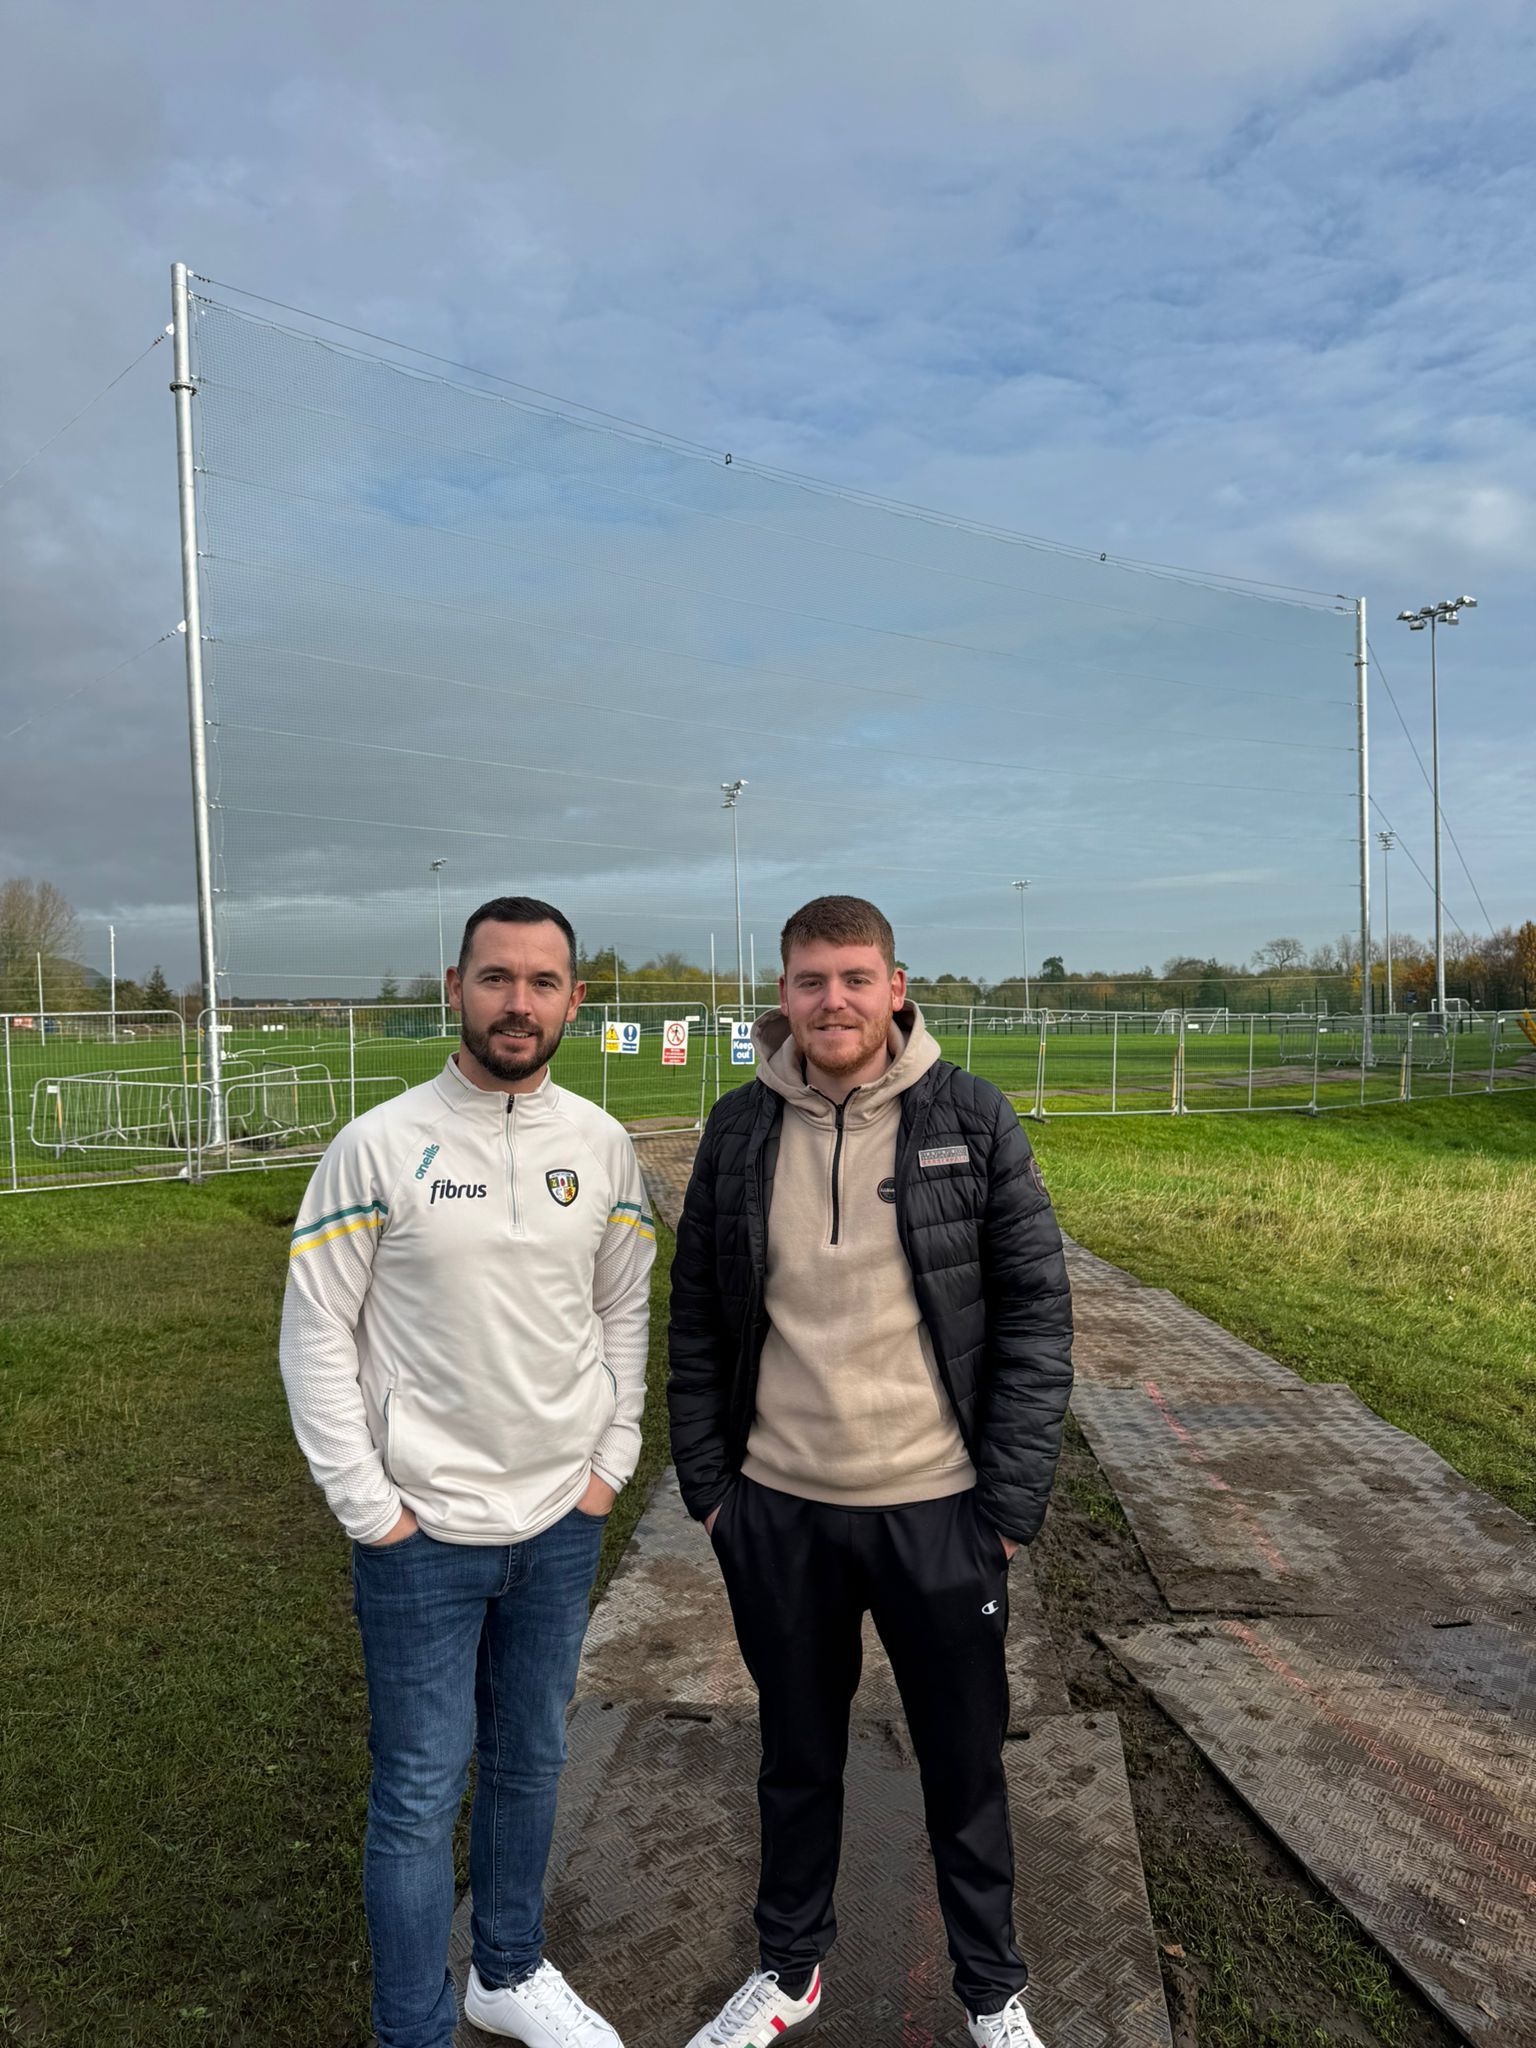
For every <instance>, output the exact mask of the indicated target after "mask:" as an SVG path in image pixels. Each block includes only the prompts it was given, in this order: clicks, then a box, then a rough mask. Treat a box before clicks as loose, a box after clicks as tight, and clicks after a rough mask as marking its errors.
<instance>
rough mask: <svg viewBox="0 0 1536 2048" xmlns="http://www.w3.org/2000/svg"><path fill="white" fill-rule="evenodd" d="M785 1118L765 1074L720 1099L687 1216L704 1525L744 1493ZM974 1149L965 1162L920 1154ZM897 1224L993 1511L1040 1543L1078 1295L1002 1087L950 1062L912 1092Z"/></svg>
mask: <svg viewBox="0 0 1536 2048" xmlns="http://www.w3.org/2000/svg"><path fill="white" fill-rule="evenodd" d="M783 1112H784V1104H783V1101H782V1100H781V1099H780V1097H779V1096H777V1095H775V1094H774V1093H773V1092H772V1090H770V1089H768V1088H766V1087H764V1085H763V1083H762V1082H761V1081H754V1082H753V1083H752V1084H751V1086H750V1087H747V1088H740V1089H736V1090H734V1091H733V1092H732V1093H731V1094H729V1095H727V1096H724V1097H723V1098H722V1099H721V1101H719V1102H718V1103H717V1104H716V1105H715V1108H714V1111H713V1114H712V1115H711V1116H710V1119H709V1122H708V1124H707V1125H706V1126H705V1130H704V1136H703V1138H702V1139H701V1140H700V1143H699V1151H698V1157H697V1159H696V1160H695V1162H694V1168H693V1178H692V1180H691V1181H690V1182H689V1184H688V1194H687V1199H686V1200H685V1202H684V1204H683V1215H682V1221H681V1223H680V1224H679V1226H678V1232H677V1255H676V1257H675V1259H674V1261H673V1265H672V1322H671V1328H670V1331H669V1339H670V1350H671V1366H672V1371H671V1379H670V1381H669V1383H668V1388H667V1403H668V1407H669V1410H670V1413H671V1421H672V1456H673V1460H674V1462H675V1463H676V1466H677V1476H678V1480H679V1483H680V1485H681V1487H682V1494H683V1500H684V1502H685V1503H686V1504H687V1507H688V1510H689V1512H690V1514H692V1515H694V1516H695V1517H697V1518H698V1519H700V1520H702V1519H703V1517H704V1516H706V1515H707V1514H708V1513H709V1511H710V1510H711V1509H712V1508H714V1507H716V1506H718V1504H719V1503H720V1501H721V1500H723V1499H724V1497H725V1495H726V1494H727V1493H728V1492H729V1491H730V1488H731V1486H732V1484H733V1483H734V1481H735V1477H736V1474H737V1472H738V1471H739V1470H740V1467H741V1461H742V1459H743V1457H744V1456H745V1454H746V1448H747V1437H748V1435H749V1433H750V1431H751V1428H752V1420H753V1415H754V1413H755V1410H756V1405H757V1368H758V1360H759V1358H760V1357H761V1355H762V1349H763V1340H764V1337H765V1336H766V1334H767V1319H766V1316H765V1313H764V1309H763V1292H764V1277H765V1274H766V1270H767V1256H768V1227H767V1226H768V1208H769V1204H770V1202H771V1201H772V1198H773V1172H774V1165H775V1162H776V1160H777V1157H778V1149H779V1124H780V1119H781V1117H782V1115H783ZM959 1146H963V1147H964V1149H965V1151H966V1153H967V1155H968V1163H967V1164H965V1165H959V1164H955V1165H932V1164H930V1165H928V1166H922V1165H921V1164H920V1155H921V1154H922V1153H924V1152H929V1153H932V1152H935V1151H937V1150H940V1149H941V1148H953V1147H959ZM896 1220H897V1225H898V1228H899V1231H900V1235H901V1243H902V1249H903V1250H904V1251H905V1253H906V1257H907V1263H908V1265H909V1266H910V1267H911V1269H912V1280H913V1285H914V1287H915V1289H916V1292H917V1301H918V1307H919V1309H920V1310H921V1312H922V1317H923V1321H924V1323H925V1324H926V1325H927V1328H928V1334H929V1337H930V1338H931V1340H932V1343H933V1348H934V1353H935V1356H936V1359H937V1362H938V1368H939V1373H940V1375H941V1377H942V1379H943V1382H944V1386H945V1390H946V1391H947V1393H948V1395H949V1398H950V1401H951V1402H952V1403H953V1406H954V1410H955V1415H956V1417H957V1419H958V1421H959V1425H960V1433H961V1435H962V1437H963V1438H964V1440H965V1446H966V1449H967V1450H968V1452H969V1453H970V1457H971V1462H972V1464H973V1465H974V1466H975V1467H976V1478H977V1501H978V1505H979V1506H980V1508H981V1510H982V1512H983V1513H984V1514H985V1515H986V1516H987V1517H988V1519H989V1520H990V1521H992V1522H993V1523H995V1524H996V1526H997V1527H998V1528H999V1529H1001V1530H1002V1532H1003V1533H1004V1535H1006V1536H1011V1537H1012V1538H1014V1540H1015V1541H1016V1542H1019V1543H1028V1542H1029V1541H1031V1539H1032V1538H1033V1537H1034V1536H1035V1534H1036V1533H1037V1532H1038V1530H1039V1527H1040V1524H1041V1521H1042V1520H1043V1519H1044V1516H1045V1507H1046V1502H1047V1500H1048V1499H1049V1497H1050V1491H1051V1481H1052V1479H1053V1477H1054V1475H1055V1470H1056V1460H1057V1457H1058V1455H1059V1453H1060V1450H1061V1426H1062V1417H1063V1415H1064V1414H1065V1412H1066V1406H1067V1397H1068V1395H1069V1394H1070V1393H1071V1391H1072V1297H1071V1290H1070V1288H1069V1285H1068V1282H1067V1269H1066V1261H1065V1259H1064V1258H1063V1256H1062V1248H1061V1232H1060V1230H1059V1229H1058V1228H1057V1225H1056V1217H1055V1214H1054V1212H1053V1211H1052V1208H1051V1202H1050V1197H1049V1196H1048V1195H1047V1194H1046V1191H1045V1183H1044V1181H1043V1180H1042V1179H1041V1177H1040V1169H1039V1167H1038V1166H1037V1165H1036V1163H1035V1157H1034V1154H1033V1152H1032V1151H1031V1150H1030V1145H1029V1140H1028V1139H1027V1138H1026V1137H1025V1135H1024V1131H1023V1128H1022V1126H1021V1125H1020V1123H1019V1119H1018V1116H1017V1114H1016V1113H1015V1111H1014V1110H1013V1108H1012V1107H1011V1106H1010V1104H1009V1102H1008V1100H1007V1097H1006V1096H1004V1095H1003V1094H1002V1093H1001V1092H1000V1090H998V1089H997V1088H994V1087H993V1085H992V1083H991V1082H990V1081H982V1080H979V1079H978V1078H977V1077H976V1076H975V1075H974V1074H968V1073H965V1072H964V1071H963V1070H962V1069H960V1068H958V1067H952V1066H949V1065H948V1064H947V1063H946V1062H945V1061H943V1060H940V1061H939V1062H938V1063H937V1064H936V1065H935V1066H932V1067H930V1068H929V1070H928V1072H927V1073H926V1074H924V1075H923V1076H922V1077H921V1078H920V1079H919V1080H918V1081H916V1082H914V1083H913V1085H912V1086H911V1087H910V1088H909V1089H907V1090H906V1092H905V1093H904V1094H903V1096H902V1098H901V1133H900V1136H899V1138H898V1140H897V1146H896Z"/></svg>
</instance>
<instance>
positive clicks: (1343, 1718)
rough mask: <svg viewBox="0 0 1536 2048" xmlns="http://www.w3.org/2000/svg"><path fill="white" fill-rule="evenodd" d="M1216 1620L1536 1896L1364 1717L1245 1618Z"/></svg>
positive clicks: (1467, 1843)
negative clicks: (1338, 1703)
mask: <svg viewBox="0 0 1536 2048" xmlns="http://www.w3.org/2000/svg"><path fill="white" fill-rule="evenodd" d="M1217 1626H1218V1627H1219V1628H1220V1629H1221V1630H1222V1632H1223V1634H1225V1635H1228V1636H1230V1637H1231V1638H1232V1640H1233V1641H1234V1642H1239V1643H1241V1644H1242V1645H1243V1646H1244V1648H1245V1649H1248V1650H1251V1651H1252V1653H1253V1655H1254V1656H1255V1657H1257V1658H1258V1660H1259V1662H1260V1663H1261V1664H1262V1665H1263V1666H1264V1668H1265V1669H1266V1670H1267V1671H1272V1672H1273V1673H1274V1674H1275V1676H1276V1677H1277V1678H1279V1679H1282V1680H1283V1681H1284V1683H1285V1684H1286V1685H1288V1686H1289V1687H1290V1688H1291V1690H1292V1691H1293V1692H1294V1693H1296V1694H1297V1695H1298V1696H1299V1697H1301V1698H1303V1699H1305V1700H1307V1701H1308V1702H1310V1704H1311V1705H1312V1707H1313V1708H1314V1709H1315V1710H1316V1712H1317V1713H1319V1714H1320V1715H1321V1716H1322V1718H1323V1719H1324V1720H1325V1721H1326V1722H1328V1724H1329V1726H1330V1727H1333V1728H1337V1729H1338V1730H1339V1731H1340V1733H1341V1734H1343V1735H1346V1736H1348V1738H1349V1740H1350V1741H1351V1742H1353V1743H1355V1744H1356V1745H1357V1747H1359V1748H1360V1749H1362V1750H1364V1752H1365V1754H1366V1755H1367V1756H1368V1757H1369V1758H1370V1760H1371V1762H1372V1763H1373V1764H1375V1765H1377V1766H1378V1768H1379V1769H1381V1770H1383V1771H1385V1772H1386V1773H1387V1775H1388V1776H1389V1777H1392V1778H1396V1779H1397V1781H1398V1782H1399V1784H1401V1786H1402V1787H1403V1789H1404V1791H1405V1792H1407V1793H1408V1794H1409V1796H1410V1797H1411V1798H1413V1799H1416V1800H1417V1801H1418V1803H1419V1804H1420V1805H1421V1806H1422V1807H1423V1808H1424V1809H1425V1811H1426V1812H1428V1813H1430V1814H1431V1815H1433V1817H1434V1819H1435V1820H1436V1821H1438V1822H1439V1824H1440V1826H1441V1827H1443V1828H1444V1829H1445V1831H1446V1833H1447V1834H1449V1835H1452V1836H1454V1838H1455V1839H1456V1841H1458V1842H1459V1843H1460V1844H1461V1846H1462V1847H1463V1848H1464V1849H1467V1850H1468V1851H1470V1853H1471V1854H1473V1855H1474V1856H1476V1857H1477V1858H1478V1860H1479V1861H1480V1862H1483V1863H1486V1864H1487V1865H1488V1867H1489V1869H1490V1870H1496V1871H1497V1872H1498V1874H1499V1876H1500V1877H1503V1878H1507V1879H1508V1880H1509V1882H1510V1883H1511V1884H1512V1885H1513V1886H1514V1887H1515V1889H1516V1891H1519V1892H1523V1893H1524V1894H1525V1895H1526V1897H1527V1898H1536V1877H1533V1876H1532V1875H1531V1874H1530V1872H1529V1871H1524V1870H1517V1869H1515V1868H1514V1867H1513V1866H1512V1865H1511V1864H1508V1863H1506V1862H1505V1861H1504V1859H1503V1857H1502V1856H1501V1855H1500V1854H1499V1851H1498V1848H1497V1847H1496V1845H1495V1844H1494V1843H1492V1842H1490V1841H1489V1840H1488V1838H1487V1836H1486V1835H1482V1834H1479V1833H1478V1831H1477V1829H1476V1828H1474V1827H1473V1826H1472V1825H1471V1824H1470V1823H1469V1822H1468V1820H1467V1819H1466V1816H1465V1815H1464V1814H1462V1813H1459V1812H1458V1811H1457V1809H1456V1808H1455V1807H1454V1806H1452V1805H1451V1803H1450V1802H1449V1800H1447V1799H1446V1798H1444V1797H1443V1796H1442V1794H1440V1793H1439V1792H1437V1791H1436V1790H1435V1788H1434V1786H1433V1785H1426V1784H1425V1782H1424V1780H1423V1779H1422V1778H1416V1777H1415V1776H1414V1774H1413V1772H1412V1771H1411V1770H1410V1769H1409V1767H1408V1765H1407V1763H1406V1762H1405V1761H1404V1760H1403V1758H1402V1757H1400V1756H1399V1755H1397V1753H1396V1752H1395V1751H1394V1750H1391V1749H1388V1747H1387V1746H1386V1744H1385V1743H1384V1742H1383V1741H1382V1740H1381V1739H1380V1737H1379V1736H1378V1735H1377V1734H1376V1733H1375V1732H1374V1730H1373V1729H1371V1728H1369V1727H1367V1725H1366V1724H1365V1722H1363V1721H1356V1720H1355V1719H1353V1718H1352V1716H1350V1715H1348V1714H1342V1713H1340V1712H1339V1710H1338V1708H1337V1707H1335V1706H1332V1705H1331V1704H1330V1703H1329V1700H1328V1697H1327V1695H1326V1694H1325V1693H1323V1692H1320V1691H1319V1690H1318V1688H1317V1687H1316V1686H1315V1685H1313V1684H1312V1683H1311V1681H1310V1680H1309V1679H1306V1678H1303V1677H1302V1675H1301V1673H1300V1672H1299V1671H1297V1670H1296V1669H1295V1668H1294V1667H1293V1666H1292V1665H1290V1664H1288V1663H1287V1662H1286V1660H1285V1658H1284V1657H1282V1656H1281V1654H1280V1652H1279V1651H1278V1650H1274V1649H1271V1647H1270V1646H1269V1644H1268V1643H1266V1642H1265V1641H1264V1640H1263V1638H1262V1637H1260V1636H1257V1635H1255V1634H1254V1632H1253V1630H1252V1629H1251V1628H1249V1627H1248V1625H1247V1623H1246V1622H1241V1621H1223V1622H1220V1623H1218V1624H1217Z"/></svg>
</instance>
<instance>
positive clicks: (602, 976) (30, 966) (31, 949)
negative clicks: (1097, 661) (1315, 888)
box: [0, 877, 1536, 1020]
mask: <svg viewBox="0 0 1536 2048" xmlns="http://www.w3.org/2000/svg"><path fill="white" fill-rule="evenodd" d="M1390 950H1391V966H1392V995H1393V1007H1394V1008H1396V1009H1399V1010H1401V1009H1417V1010H1420V1011H1423V1010H1428V1009H1429V1008H1430V1006H1431V1004H1432V1003H1433V1001H1434V988H1435V963H1434V948H1433V945H1432V944H1431V942H1430V941H1429V940H1427V939H1422V938H1419V937H1417V936H1416V935H1414V934H1412V933H1407V932H1394V933H1393V934H1392V940H1391V949H1390ZM80 951H81V941H80V926H79V920H78V918H77V917H76V914H75V911H74V908H73V906H72V905H71V904H70V903H69V901H68V899H67V898H66V897H65V896H64V894H63V892H62V891H61V890H59V889H58V888H56V887H55V886H54V884H53V883H52V882H47V881H33V880H30V879H28V878H26V877H20V878H14V879H12V880H10V881H6V882H0V1007H3V1008H4V1009H6V1010H7V1011H10V1012H14V1013H20V1014H27V1015H30V1014H31V1012H32V1011H34V1010H35V1009H36V1007H37V981H38V962H39V959H41V962H42V976H43V1003H44V1008H45V1009H46V1010H49V1011H64V1010H106V1009H107V1008H108V1006H109V1004H110V1001H111V991H110V989H109V987H108V985H107V981H106V978H105V977H104V976H103V975H101V974H100V973H98V972H96V971H95V970H93V969H91V968H88V967H86V966H85V965H83V964H82V962H81V960H80ZM1387 953H1388V948H1387V945H1386V941H1385V939H1384V938H1383V939H1376V940H1374V941H1373V942H1372V947H1371V962H1370V976H1371V989H1372V1006H1373V1007H1374V1008H1376V1009H1378V1010H1380V1009H1383V1008H1385V1004H1386V987H1387ZM1445 954H1446V962H1445V982H1446V993H1447V995H1449V996H1452V997H1460V998H1461V999H1462V1000H1464V1001H1465V1002H1468V1003H1470V1004H1471V1005H1472V1006H1473V1008H1474V1009H1480V1010H1481V1009H1490V1010H1496V1009H1497V1010H1504V1009H1526V1008H1529V1007H1530V1006H1531V1005H1532V1004H1536V921H1533V920H1532V919H1530V918H1527V919H1526V920H1525V922H1524V923H1523V924H1520V925H1518V926H1517V925H1505V926H1504V927H1503V928H1502V929H1501V930H1499V931H1495V932H1491V933H1489V934H1488V935H1487V936H1486V937H1483V938H1473V937H1470V936H1469V935H1468V934H1466V933H1464V932H1460V931H1453V932H1451V933H1449V934H1448V935H1447V937H1446V943H1445ZM577 964H578V972H579V976H580V978H581V979H582V980H583V981H585V982H586V984H587V988H588V992H589V1000H591V1001H593V1002H611V1001H614V1000H615V997H616V996H617V999H618V1000H619V1001H620V1002H622V1001H623V999H624V998H625V996H628V997H629V998H630V1000H632V1001H635V1002H644V1001H660V1000H664V999H665V998H667V997H669V996H674V995H675V996H680V997H683V998H685V999H687V1000H697V999H698V998H699V997H701V996H703V995H705V994H706V993H707V992H708V990H709V988H710V986H711V979H710V972H709V969H708V968H707V967H701V966H699V965H698V964H697V962H695V961H692V960H690V959H688V957H687V956H686V955H685V954H683V953H680V952H676V951H668V952H660V953H656V954H653V955H651V956H650V957H649V958H647V959H645V960H641V961H635V962H631V961H628V960H626V959H624V958H623V957H622V955H620V954H618V953H617V952H616V950H615V949H614V948H613V947H612V946H604V947H599V948H597V949H596V950H595V951H588V950H586V949H583V950H582V951H581V952H580V953H579V955H578V963H577ZM901 964H902V965H903V966H906V964H907V963H906V962H902V963H901ZM777 972H778V963H777V960H776V959H773V958H770V959H768V960H766V961H762V962H759V971H758V985H757V990H756V1000H757V1002H758V1003H759V1004H760V1005H761V1004H766V1003H768V1002H770V1001H772V999H773V989H774V977H775V976H776V974H777ZM908 974H909V978H910V980H911V985H912V989H913V993H914V995H915V996H916V997H917V1000H918V1001H919V1002H926V1003H949V1004H958V1005H960V1006H962V1007H970V1006H972V1005H977V1006H980V1005H988V1006H992V1007H996V1008H1000V1009H1015V1010H1016V1009H1021V1008H1023V1007H1024V1003H1025V985H1024V979H1023V976H1022V974H1019V973H1014V974H1010V975H1007V976H1005V977H1004V978H1003V979H1002V980H1000V981H988V980H987V979H985V978H984V977H982V976H978V975H966V974H956V973H953V972H945V973H943V974H936V975H923V974H920V973H918V972H916V971H915V970H912V969H910V968H909V969H908ZM1360 978H1361V977H1360V940H1359V936H1358V934H1350V933H1347V932H1346V933H1343V934H1341V935H1340V937H1339V938H1337V939H1331V940H1325V941H1323V942H1322V943H1321V944H1320V945H1315V946H1311V947H1309V946H1307V945H1305V944H1304V943H1303V942H1302V940H1300V939H1297V938H1289V937H1279V938H1273V939H1266V940H1265V941H1264V943H1263V945H1261V946H1259V947H1258V948H1256V950H1255V951H1254V952H1253V953H1252V954H1251V955H1250V956H1249V958H1248V959H1247V960H1245V961H1231V960H1222V959H1219V958H1217V957H1216V956H1215V955H1210V956H1206V957H1202V956H1201V955H1198V954H1192V953H1181V954H1175V955H1173V956H1172V957H1171V958H1169V959H1166V960H1165V961H1164V962H1163V964H1162V966H1161V967H1160V968H1157V967H1154V966H1152V965H1151V964H1150V963H1147V964H1146V965H1144V966H1141V967H1138V968H1132V969H1129V970H1126V969H1110V968H1089V969H1077V968H1069V967H1068V966H1067V964H1066V960H1065V958H1064V956H1063V955H1062V954H1060V953H1048V954H1047V955H1046V956H1045V957H1044V958H1043V959H1042V960H1041V962H1040V964H1039V967H1038V969H1037V970H1035V971H1034V972H1033V973H1032V974H1031V975H1030V980H1029V1000H1030V1002H1031V1003H1033V1005H1034V1006H1035V1007H1036V1008H1051V1009H1092V1010H1163V1009H1233V1010H1243V1011H1249V1010H1272V1011H1284V1010H1310V1009H1313V1008H1315V1007H1317V1006H1318V1005H1319V1004H1320V1003H1326V1004H1327V1005H1328V1007H1329V1008H1331V1009H1334V1010H1341V1009H1347V1008H1350V1007H1353V1006H1358V1004H1359V1001H1360ZM735 984H736V975H735V962H734V961H731V962H729V963H727V962H724V961H722V962H720V963H718V964H717V968H716V973H715V976H714V986H715V989H716V993H717V995H718V998H719V1000H720V1001H721V1002H722V1003H725V1002H728V1001H729V1000H730V998H731V994H732V991H733V990H734V988H735ZM373 1000H374V1001H376V1002H379V1003H434V1002H436V1001H437V1000H438V983H437V976H436V974H435V973H430V972H424V973H420V974H416V975H412V976H409V977H407V978H405V979H403V980H402V979H401V978H399V977H397V976H396V975H395V974H394V973H393V972H386V974H385V976H384V978H383V980H382V981H381V983H380V987H379V992H378V995H377V996H376V997H374V998H373ZM117 1007H118V1010H119V1011H120V1012H125V1011H130V1010H160V1011H165V1010H169V1011H175V1012H178V1013H180V1014H181V1015H183V1016H185V1017H186V1018H188V1019H189V1020H191V1019H193V1018H195V1017H196V1016H197V1014H198V1012H199V1010H200V1009H201V1008H202V994H201V991H200V989H199V987H198V986H197V984H196V983H194V984H193V985H192V986H191V987H189V988H186V989H182V990H177V989H174V988H172V986H171V985H170V983H169V982H168V981H167V979H166V976H165V974H164V972H163V971H162V969H161V968H160V966H159V965H158V964H157V965H155V966H153V967H151V969H150V971H149V973H148V974H147V975H145V976H144V978H143V979H142V980H136V979H134V978H132V977H130V976H126V975H120V976H119V977H118V982H117Z"/></svg>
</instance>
